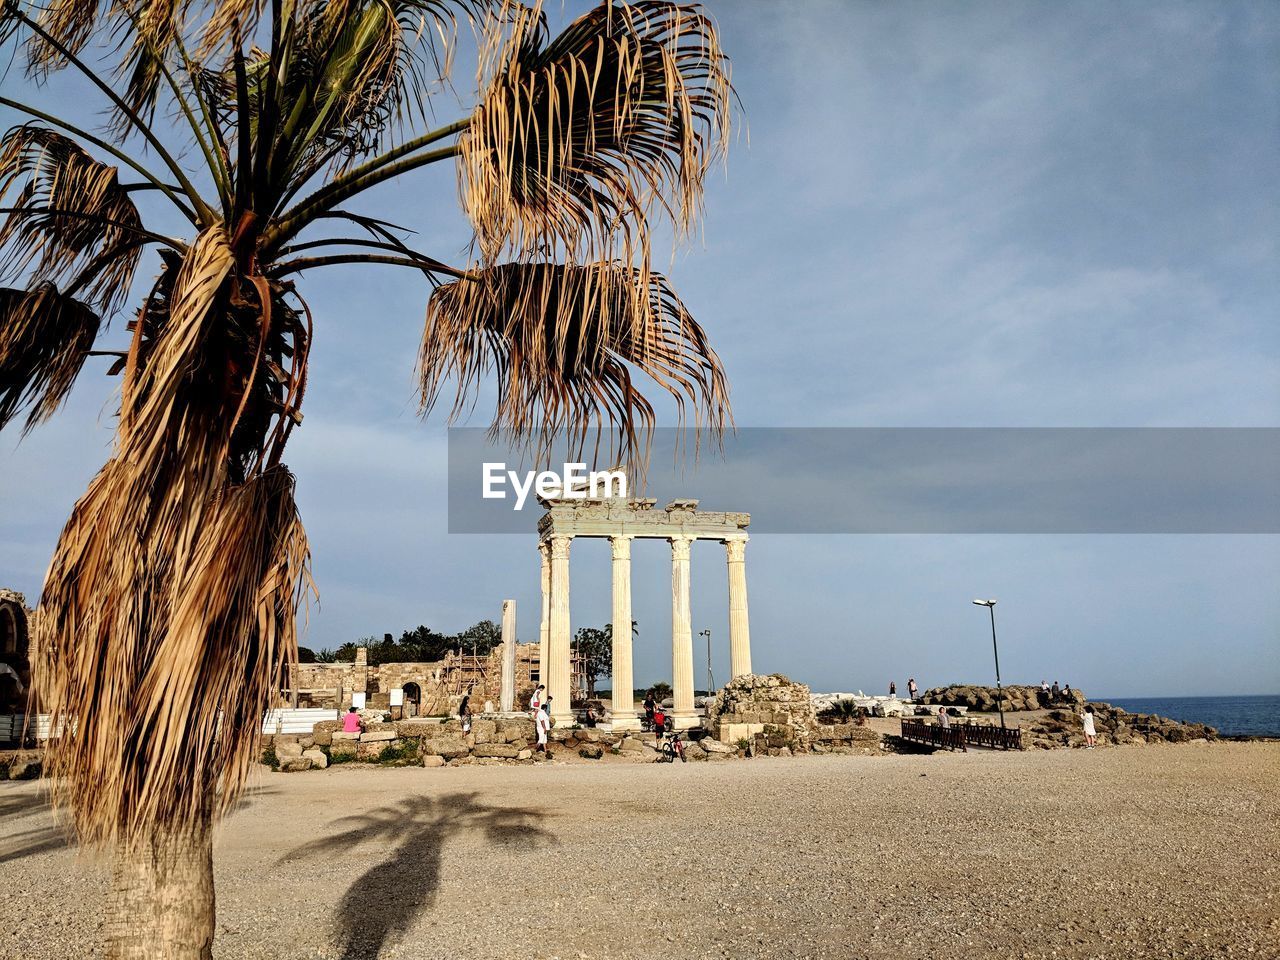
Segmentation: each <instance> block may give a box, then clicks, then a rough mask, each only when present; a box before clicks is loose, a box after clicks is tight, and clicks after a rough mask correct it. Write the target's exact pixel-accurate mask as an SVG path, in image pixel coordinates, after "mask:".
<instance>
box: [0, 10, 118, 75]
mask: <svg viewBox="0 0 1280 960" xmlns="http://www.w3.org/2000/svg"><path fill="white" fill-rule="evenodd" d="M8 5H9V4H8V3H7V2H6V3H5V6H6V7H7V6H8ZM6 13H8V11H6ZM102 13H103V5H102V4H101V3H100V2H99V0H46V2H45V3H43V4H42V5H41V6H40V8H39V11H38V14H37V16H36V18H35V19H36V22H37V23H39V24H40V26H41V27H42V28H43V29H44V30H45V31H47V32H48V34H49V36H51V37H52V38H53V39H54V40H55V41H56V42H57V43H59V44H61V45H62V46H63V47H65V48H66V49H67V50H68V51H70V52H71V53H72V54H77V53H79V52H80V51H81V50H82V49H83V48H84V45H85V44H86V43H87V42H88V41H89V38H90V37H91V36H92V35H93V32H94V30H95V29H96V28H97V27H98V25H99V18H100V17H101V16H102ZM66 63H67V61H66V58H65V56H64V55H63V54H62V52H61V51H59V50H58V49H57V48H56V47H55V46H53V45H52V44H50V43H49V42H48V41H47V40H45V39H44V38H43V37H41V36H38V35H32V36H31V37H29V38H28V39H27V65H28V67H29V69H30V71H31V73H32V74H33V75H35V76H36V77H38V78H43V77H45V76H47V75H48V74H49V73H50V72H51V71H53V70H58V69H61V68H62V67H64V66H66Z"/></svg>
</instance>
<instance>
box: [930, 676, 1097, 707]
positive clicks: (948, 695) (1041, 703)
mask: <svg viewBox="0 0 1280 960" xmlns="http://www.w3.org/2000/svg"><path fill="white" fill-rule="evenodd" d="M1000 692H1002V693H1003V694H1004V702H1003V704H999V693H998V692H997V690H996V688H995V687H983V686H974V685H973V684H967V683H966V684H952V685H951V686H949V687H934V688H933V689H931V690H926V691H925V692H924V694H923V695H922V696H921V697H920V700H921V702H922V703H933V704H939V705H941V706H945V707H968V708H969V709H970V710H976V711H980V712H984V713H994V712H996V711H997V710H1000V709H1003V710H1004V711H1005V712H1006V713H1016V712H1018V711H1020V710H1042V709H1044V708H1046V707H1050V706H1061V707H1067V708H1071V707H1075V706H1080V705H1081V704H1083V703H1084V701H1085V697H1084V694H1083V693H1081V692H1080V691H1079V690H1072V691H1071V692H1070V693H1065V694H1059V695H1058V697H1057V699H1056V700H1052V701H1051V700H1050V695H1049V694H1047V693H1045V692H1044V691H1043V690H1041V689H1040V688H1039V687H1033V686H1021V685H1017V684H1015V685H1013V686H1009V687H1002V688H1001V690H1000Z"/></svg>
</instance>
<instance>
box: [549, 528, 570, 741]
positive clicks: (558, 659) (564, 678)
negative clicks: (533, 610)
mask: <svg viewBox="0 0 1280 960" xmlns="http://www.w3.org/2000/svg"><path fill="white" fill-rule="evenodd" d="M572 542H573V538H572V537H552V538H551V614H550V617H549V630H548V642H547V660H548V665H549V667H550V669H549V670H548V672H547V681H546V682H547V693H548V694H550V695H551V697H552V700H551V716H552V717H554V718H555V721H556V723H565V724H569V723H572V722H573V710H572V708H571V706H570V702H569V699H570V691H569V682H570V677H569V545H570V544H571V543H572Z"/></svg>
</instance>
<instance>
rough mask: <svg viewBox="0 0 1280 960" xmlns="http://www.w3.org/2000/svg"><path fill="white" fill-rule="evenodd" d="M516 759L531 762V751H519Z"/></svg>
mask: <svg viewBox="0 0 1280 960" xmlns="http://www.w3.org/2000/svg"><path fill="white" fill-rule="evenodd" d="M516 759H517V760H532V759H533V751H532V750H521V751H520V752H519V753H517V754H516Z"/></svg>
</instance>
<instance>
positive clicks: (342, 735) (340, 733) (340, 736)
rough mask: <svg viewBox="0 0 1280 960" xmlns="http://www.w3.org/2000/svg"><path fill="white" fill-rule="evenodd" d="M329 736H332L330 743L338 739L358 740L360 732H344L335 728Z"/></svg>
mask: <svg viewBox="0 0 1280 960" xmlns="http://www.w3.org/2000/svg"><path fill="white" fill-rule="evenodd" d="M329 736H330V737H331V738H332V740H331V742H332V743H337V742H338V741H339V740H359V739H360V734H359V733H358V732H356V733H345V732H344V731H342V730H335V731H334V732H333V733H331V734H330V735H329Z"/></svg>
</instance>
